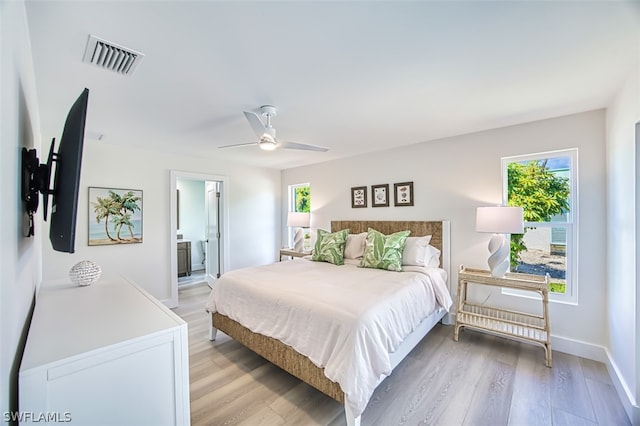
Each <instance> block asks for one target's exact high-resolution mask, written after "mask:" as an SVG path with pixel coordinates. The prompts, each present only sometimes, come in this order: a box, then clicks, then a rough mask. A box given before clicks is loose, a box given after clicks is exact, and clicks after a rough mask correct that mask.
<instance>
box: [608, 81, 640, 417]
mask: <svg viewBox="0 0 640 426" xmlns="http://www.w3.org/2000/svg"><path fill="white" fill-rule="evenodd" d="M639 121H640V76H639V74H638V72H635V73H633V74H631V75H630V76H629V78H628V80H627V82H626V84H625V85H624V87H623V88H622V90H621V91H620V92H619V94H618V96H617V97H616V99H615V100H614V102H613V103H612V105H611V107H610V108H609V109H608V110H607V172H608V173H607V176H608V179H607V196H608V199H607V218H608V224H607V260H608V271H607V282H608V291H607V303H608V316H607V322H608V325H609V340H608V342H607V346H608V348H609V351H610V357H611V366H612V368H613V369H614V370H617V375H618V377H619V378H620V381H621V383H620V384H619V385H620V386H621V387H622V388H623V389H624V393H625V394H626V395H627V398H626V400H625V398H623V402H625V403H626V404H625V408H627V411H628V412H629V413H631V412H634V414H633V415H634V416H635V423H634V424H640V413H639V411H640V410H639V409H638V398H639V397H640V366H639V365H638V358H639V357H640V348H639V347H640V327H639V326H638V324H639V323H640V310H639V308H638V306H639V303H640V300H639V298H640V292H639V291H638V277H639V276H638V269H637V268H638V255H640V250H638V243H639V242H640V237H639V235H638V232H640V227H638V219H639V218H638V204H637V203H638V201H639V198H638V191H639V190H640V187H638V185H637V184H636V182H637V181H638V179H639V178H640V176H639V174H640V170H639V169H638V164H639V162H638V155H640V152H638V147H637V145H636V143H637V141H636V139H635V138H636V136H635V124H636V123H637V122H639ZM633 405H635V408H632V406H633ZM630 416H631V414H630Z"/></svg>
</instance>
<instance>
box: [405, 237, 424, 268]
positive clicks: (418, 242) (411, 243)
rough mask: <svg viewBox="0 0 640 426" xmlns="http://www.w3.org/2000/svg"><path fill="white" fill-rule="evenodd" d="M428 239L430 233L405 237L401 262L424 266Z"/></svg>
mask: <svg viewBox="0 0 640 426" xmlns="http://www.w3.org/2000/svg"><path fill="white" fill-rule="evenodd" d="M429 241H431V235H427V236H424V237H409V238H407V241H406V242H405V244H404V251H403V252H402V264H403V265H407V266H425V264H426V262H427V246H428V245H429Z"/></svg>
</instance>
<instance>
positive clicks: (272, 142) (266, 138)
mask: <svg viewBox="0 0 640 426" xmlns="http://www.w3.org/2000/svg"><path fill="white" fill-rule="evenodd" d="M243 112H244V116H245V117H247V121H248V122H249V125H250V126H251V128H252V129H253V131H254V132H255V134H256V136H258V141H257V142H249V143H239V144H235V145H225V146H219V147H218V148H235V147H238V146H248V145H255V144H257V145H258V146H259V147H260V148H261V149H264V150H265V151H273V150H274V149H276V148H284V149H301V150H304V151H319V152H326V151H328V150H329V148H325V147H322V146H316V145H307V144H304V143H297V142H283V141H281V140H278V139H276V129H275V128H274V127H273V126H272V125H271V117H275V116H276V115H277V113H278V109H277V108H276V107H274V106H273V105H263V106H261V107H260V113H261V114H262V116H263V117H265V119H266V123H263V122H262V120H261V119H260V117H259V116H258V114H256V113H255V112H249V111H243Z"/></svg>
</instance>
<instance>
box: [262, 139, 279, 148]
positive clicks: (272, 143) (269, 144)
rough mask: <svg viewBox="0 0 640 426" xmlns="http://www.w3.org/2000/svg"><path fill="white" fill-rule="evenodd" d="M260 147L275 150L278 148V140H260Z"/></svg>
mask: <svg viewBox="0 0 640 426" xmlns="http://www.w3.org/2000/svg"><path fill="white" fill-rule="evenodd" d="M260 149H263V150H265V151H273V150H275V149H276V142H275V141H270V140H264V139H263V140H262V141H260Z"/></svg>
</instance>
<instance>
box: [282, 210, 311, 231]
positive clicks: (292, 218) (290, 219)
mask: <svg viewBox="0 0 640 426" xmlns="http://www.w3.org/2000/svg"><path fill="white" fill-rule="evenodd" d="M310 222H311V215H310V214H309V213H301V212H289V214H288V215H287V226H292V227H300V228H308V227H309V224H310Z"/></svg>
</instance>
